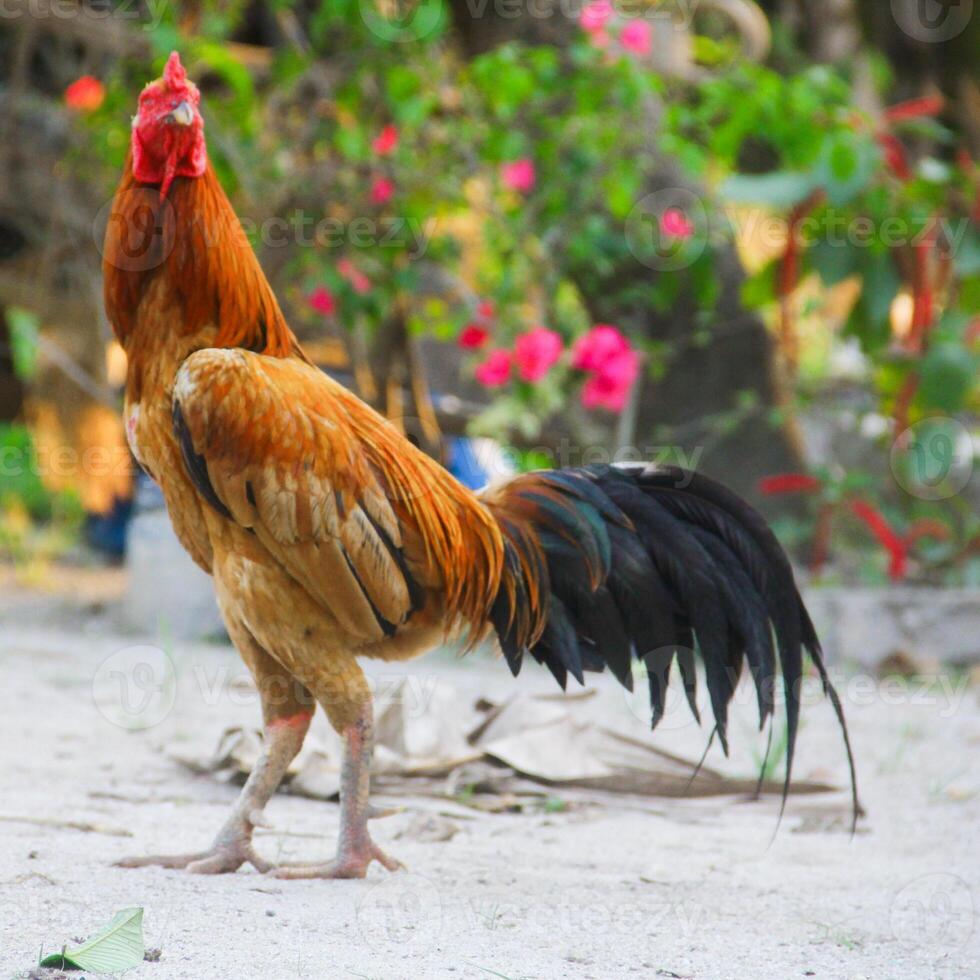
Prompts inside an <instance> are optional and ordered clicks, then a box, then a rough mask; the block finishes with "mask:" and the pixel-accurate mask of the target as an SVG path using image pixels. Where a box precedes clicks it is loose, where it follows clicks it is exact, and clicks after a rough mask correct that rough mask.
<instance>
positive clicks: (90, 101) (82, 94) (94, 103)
mask: <svg viewBox="0 0 980 980" xmlns="http://www.w3.org/2000/svg"><path fill="white" fill-rule="evenodd" d="M104 100H105V86H104V85H103V84H102V82H100V81H99V80H98V79H97V78H93V77H92V76H91V75H82V77H81V78H76V79H75V81H73V82H72V83H71V85H69V86H68V88H66V89H65V105H67V106H68V108H69V109H76V110H78V111H79V112H92V111H93V110H95V109H98V108H99V106H100V105H102V102H103V101H104Z"/></svg>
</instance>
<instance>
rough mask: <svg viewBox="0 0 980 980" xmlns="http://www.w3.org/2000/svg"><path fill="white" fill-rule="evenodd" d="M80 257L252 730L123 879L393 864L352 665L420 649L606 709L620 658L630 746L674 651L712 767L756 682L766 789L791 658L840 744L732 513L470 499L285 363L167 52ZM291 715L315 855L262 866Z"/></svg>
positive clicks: (307, 369)
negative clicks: (95, 252) (218, 625)
mask: <svg viewBox="0 0 980 980" xmlns="http://www.w3.org/2000/svg"><path fill="white" fill-rule="evenodd" d="M104 260H105V261H104V275H105V305H106V311H107V313H108V317H109V320H110V322H111V324H112V327H113V329H114V331H115V334H116V336H117V337H118V339H119V342H120V343H121V344H122V345H123V347H124V348H125V350H126V353H127V355H128V364H129V367H128V378H127V384H126V396H125V422H126V431H127V434H128V437H129V440H130V444H131V447H132V450H133V453H134V454H135V456H136V458H137V459H138V460H139V462H140V463H141V465H142V466H143V467H144V468H145V469H146V471H147V472H148V473H149V474H150V475H151V476H152V477H153V478H154V479H155V480H156V481H157V482H158V483H159V484H160V486H161V487H162V489H163V493H164V496H165V498H166V501H167V507H168V510H169V513H170V516H171V519H172V521H173V525H174V528H175V531H176V533H177V535H178V536H179V538H180V540H181V542H182V543H183V545H184V547H185V548H186V549H187V550H188V551H189V552H190V554H191V555H192V556H193V558H194V560H195V561H196V562H197V564H199V565H200V566H201V567H202V568H203V569H204V570H205V571H207V572H208V573H210V574H211V575H213V577H214V584H215V592H216V595H217V600H218V604H219V606H220V609H221V612H222V615H223V617H224V620H225V622H226V624H227V627H228V632H229V634H230V636H231V638H232V640H233V641H234V643H235V645H236V647H237V648H238V651H239V652H240V654H241V656H242V658H243V660H244V661H245V663H246V665H247V666H248V668H249V670H250V672H251V674H252V676H253V677H254V679H255V684H256V686H257V689H258V691H259V694H260V697H261V703H262V711H263V720H264V727H265V738H264V751H263V754H262V756H261V758H260V759H259V761H258V763H257V764H256V766H255V768H254V769H253V771H252V773H251V775H250V776H249V778H248V780H247V782H246V783H245V786H244V788H243V789H242V791H241V795H240V797H239V799H238V801H237V802H236V804H235V806H234V808H233V810H232V812H231V814H230V816H229V817H228V819H227V821H226V822H225V824H224V825H223V827H222V828H221V829H220V831H219V832H218V835H217V837H216V838H215V840H214V842H213V844H212V845H211V846H210V847H209V848H207V849H206V850H203V851H200V852H196V853H192V854H182V855H175V856H166V857H163V856H153V857H140V858H132V859H126V860H124V861H123V862H122V863H123V864H124V865H126V866H129V867H133V866H139V865H146V864H161V865H164V866H166V867H173V868H186V869H187V870H189V871H192V872H199V873H220V872H231V871H234V870H236V869H237V868H239V867H240V866H241V865H243V864H245V863H251V864H252V865H253V866H254V867H256V868H257V869H259V870H260V871H263V872H269V873H272V874H275V875H278V876H280V877H286V878H300V877H325V878H352V877H363V876H364V875H365V874H366V871H367V869H368V866H369V865H370V864H371V862H372V861H375V860H376V861H378V862H380V863H381V864H382V865H383V866H384V867H385V868H388V869H390V870H393V869H395V868H397V867H399V865H398V862H397V861H395V860H394V859H392V858H391V857H389V856H388V855H387V854H385V853H384V852H383V851H382V850H381V849H380V848H379V847H378V846H377V845H376V844H375V843H374V841H373V840H372V838H371V835H370V833H369V831H368V819H369V817H370V816H371V815H372V811H371V808H370V806H369V802H368V788H369V787H368V784H369V768H370V762H371V752H372V703H371V692H370V689H369V686H368V683H367V681H366V679H365V676H364V674H363V672H362V670H361V667H360V665H359V663H358V660H359V658H362V657H373V658H380V659H382V660H403V659H407V658H410V657H415V656H418V655H419V654H422V653H424V652H425V651H427V650H429V649H431V648H433V647H434V646H437V645H438V644H440V643H443V642H450V643H458V644H460V645H461V646H462V647H463V648H465V649H470V648H473V647H475V646H476V645H478V644H480V643H483V642H485V641H489V642H496V644H498V645H499V647H500V649H501V650H502V652H503V656H504V658H505V659H506V662H507V664H508V666H509V667H510V669H511V671H512V672H513V673H514V675H517V674H518V673H519V671H520V669H521V665H522V663H523V661H524V659H525V658H527V657H531V658H533V659H534V660H536V661H538V662H539V663H541V664H544V665H545V666H546V667H547V668H548V669H549V670H550V671H551V673H552V674H553V675H554V676H555V678H556V679H557V681H558V682H559V684H561V685H562V687H564V686H565V683H566V681H567V678H568V675H571V676H572V677H574V678H575V679H576V680H577V681H579V682H580V683H581V682H583V680H584V672H585V671H602V670H604V669H606V668H608V669H609V670H610V671H611V672H612V673H613V674H614V675H615V677H616V678H617V679H618V681H619V682H620V683H621V684H623V685H624V686H625V687H627V688H631V686H632V683H633V669H632V668H633V662H634V659H636V658H638V659H640V660H642V661H643V662H644V663H645V665H646V668H647V671H648V680H649V689H650V692H649V693H650V702H651V708H652V715H653V724H654V725H656V724H657V722H658V720H659V719H660V717H661V716H662V715H663V713H664V705H665V698H666V692H667V683H668V679H669V674H670V671H671V665H672V663H673V662H674V661H675V660H676V662H677V664H678V667H679V670H680V674H681V679H682V682H683V685H684V688H685V691H686V692H687V695H688V699H689V701H690V705H691V708H692V710H694V711H695V712H696V711H697V708H696V703H695V687H696V683H697V678H696V670H695V661H694V654H693V651H694V650H695V649H696V650H698V651H699V653H700V658H701V660H702V662H703V667H704V671H705V677H706V683H707V688H708V692H709V695H710V702H711V707H712V711H713V714H714V719H715V721H714V728H713V734H715V735H717V737H718V738H719V739H720V741H721V744H722V746H723V747H724V748H725V749H726V750H727V733H726V720H727V708H728V704H729V701H730V700H731V698H732V694H733V692H734V689H735V685H736V683H737V681H738V678H739V676H740V673H741V670H742V665H743V661H747V662H748V667H749V671H750V673H751V676H752V679H753V680H754V682H755V686H756V688H757V692H758V703H759V711H760V721H761V722H764V721H765V720H766V719H767V718H768V717H770V716H771V715H772V714H773V712H774V707H775V701H776V692H775V677H776V673H777V663H778V668H779V669H780V670H781V672H782V676H783V683H784V686H785V711H786V723H787V736H788V754H787V764H786V786H787V787H788V785H789V778H790V773H791V769H792V760H793V748H794V745H795V740H796V734H797V723H798V717H799V710H800V691H799V685H800V680H801V675H802V670H803V651H804V650H806V651H807V652H808V654H809V657H810V660H811V661H812V663H813V665H814V666H815V668H816V670H817V671H818V672H819V674H820V676H821V678H822V679H823V683H824V688H825V690H826V692H827V694H828V695H829V697H830V699H831V701H832V703H833V706H834V708H835V710H836V712H837V716H838V718H839V720H840V723H841V726H842V728H843V730H844V738H845V744H846V743H847V733H846V728H845V727H844V719H843V714H842V712H841V707H840V702H839V700H838V698H837V695H836V693H835V692H834V690H833V688H832V686H831V685H830V684H829V682H828V680H827V675H826V672H825V669H824V665H823V662H822V659H821V652H820V645H819V643H818V640H817V636H816V633H815V632H814V628H813V626H812V624H811V621H810V618H809V616H808V615H807V611H806V609H805V608H804V605H803V602H802V601H801V599H800V596H799V593H798V591H797V588H796V585H795V583H794V579H793V574H792V571H791V568H790V565H789V562H788V560H787V558H786V556H785V555H784V553H783V551H782V550H781V548H780V546H779V545H778V544H777V542H776V539H775V538H774V537H773V535H772V533H771V531H770V530H769V529H768V527H767V526H766V524H765V523H764V521H763V519H762V518H761V517H760V516H759V515H758V514H757V513H756V512H755V511H754V510H752V509H751V508H750V507H749V506H748V505H747V504H745V503H744V502H743V501H741V500H740V499H738V498H737V497H736V496H735V495H734V494H732V493H731V492H729V491H727V490H726V489H725V488H724V487H722V486H720V485H718V484H717V483H714V482H712V481H711V480H709V479H707V478H706V477H704V476H702V475H699V474H697V473H690V472H686V471H683V470H681V469H677V468H673V467H658V466H636V467H631V468H616V467H609V466H594V467H582V468H577V469H565V470H559V471H543V472H536V473H528V474H525V475H521V476H517V477H516V478H514V479H511V480H510V481H509V482H507V483H506V484H504V485H502V486H499V487H496V488H494V489H492V490H490V491H488V492H486V493H484V494H483V495H481V496H477V495H474V494H473V493H471V492H470V491H469V490H467V489H465V488H464V487H462V486H461V485H460V484H459V483H457V482H456V481H455V480H454V479H453V478H452V477H451V476H450V475H449V474H448V473H447V472H446V471H445V470H444V469H443V468H442V467H441V466H439V465H438V463H436V462H435V461H434V460H432V459H431V458H429V457H428V456H426V455H425V454H423V453H422V452H420V451H419V450H417V449H416V448H415V447H414V446H412V445H411V444H410V443H409V442H408V440H406V439H405V438H404V437H403V436H402V435H401V434H400V433H399V431H398V430H397V429H396V428H395V427H394V426H393V425H392V424H391V423H390V422H388V421H387V420H386V419H384V418H382V417H381V416H380V415H378V414H377V413H376V412H374V411H373V410H372V409H371V408H369V407H368V406H367V405H365V404H364V403H363V402H361V401H360V400H359V399H358V398H357V397H356V396H355V395H353V394H352V393H351V392H349V391H348V390H346V389H345V388H343V387H342V386H341V385H339V384H337V383H336V382H334V381H333V380H331V379H330V378H329V377H327V376H326V375H325V374H323V373H322V372H321V371H319V370H318V369H317V368H315V367H314V366H313V365H312V364H311V363H310V361H309V359H308V358H307V357H306V355H305V354H304V352H303V349H302V347H301V346H300V344H299V343H298V341H297V339H296V337H295V336H294V334H293V333H292V331H291V330H290V328H289V326H288V325H287V323H286V321H285V318H284V316H283V313H282V311H281V309H280V307H279V304H278V303H277V301H276V298H275V296H274V295H273V291H272V289H271V288H270V286H269V283H268V282H267V281H266V279H265V276H264V275H263V273H262V271H261V269H260V267H259V264H258V261H257V260H256V257H255V255H254V253H253V251H252V249H251V247H250V246H249V243H248V241H247V240H246V238H245V236H244V234H243V232H242V229H241V225H240V223H239V222H238V220H237V219H236V216H235V214H234V211H233V210H232V207H231V205H230V203H229V201H228V199H227V197H226V196H225V194H224V192H223V190H222V188H221V185H220V183H219V182H218V180H217V178H216V176H215V173H214V170H213V169H212V167H211V164H210V162H209V160H208V154H207V148H206V144H205V139H204V122H203V119H202V117H201V112H200V95H199V92H198V90H197V88H196V86H195V85H194V84H193V83H192V82H191V81H190V80H189V79H188V77H187V74H186V72H185V70H184V68H183V66H182V65H181V62H180V58H179V57H178V55H177V53H176V52H175V53H174V54H172V55H171V56H170V59H169V61H168V62H167V65H166V69H165V71H164V74H163V77H162V78H160V79H158V80H156V81H154V82H151V83H150V84H149V85H147V87H146V88H145V89H144V90H143V92H142V93H141V95H140V98H139V107H138V112H137V115H136V117H135V118H134V120H133V128H132V141H131V147H130V152H129V155H128V158H127V162H126V165H125V171H124V173H123V176H122V180H121V183H120V185H119V187H118V190H117V192H116V196H115V199H114V202H113V206H112V211H111V217H110V220H109V224H108V229H107V234H106V242H105V250H104ZM317 704H319V705H321V706H322V708H323V709H324V711H325V712H326V714H327V717H328V718H329V720H330V722H331V724H332V725H333V726H334V728H335V729H336V730H337V731H338V732H339V733H340V734H341V736H342V738H343V742H344V758H343V764H342V773H341V789H340V835H339V842H338V845H337V851H336V856H335V858H334V859H333V860H330V861H328V862H326V863H320V864H313V865H308V866H282V867H277V868H273V867H271V866H270V864H269V863H268V862H267V861H265V860H264V859H263V858H262V857H261V856H260V855H259V854H257V853H256V851H255V850H254V849H253V845H252V833H253V829H254V827H255V826H256V825H257V824H259V823H260V822H261V820H262V810H263V808H264V806H265V805H266V803H267V802H268V801H269V799H270V797H271V796H272V794H273V793H274V792H275V790H276V788H277V786H278V784H279V782H280V781H281V779H282V777H283V774H284V773H285V772H286V769H287V767H288V766H289V764H290V762H291V761H292V760H293V758H294V757H295V756H296V754H297V752H298V751H299V749H300V746H301V745H302V743H303V739H304V736H305V735H306V732H307V729H308V727H309V724H310V720H311V718H312V716H313V711H314V708H315V706H316V705H317ZM847 754H848V761H849V762H851V756H850V746H849V745H848V746H847ZM851 773H852V791H853V792H855V793H856V790H853V786H854V781H853V764H851ZM854 801H855V804H856V795H855V796H854ZM784 803H785V792H784Z"/></svg>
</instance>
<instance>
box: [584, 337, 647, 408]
mask: <svg viewBox="0 0 980 980" xmlns="http://www.w3.org/2000/svg"><path fill="white" fill-rule="evenodd" d="M639 373H640V355H639V354H637V353H636V351H635V350H625V351H622V352H621V353H619V354H617V355H616V356H615V357H613V358H610V360H608V361H607V362H606V363H605V365H603V367H602V369H601V370H599V371H597V372H596V373H595V374H593V375H592V377H590V378H589V380H588V381H586V382H585V385H584V386H583V387H582V404H583V405H584V406H585V407H586V408H606V409H608V410H609V411H610V412H621V411H623V409H624V408H626V403H627V402H628V401H629V395H630V392H631V391H632V390H633V384H634V382H635V381H636V379H637V377H638V375H639Z"/></svg>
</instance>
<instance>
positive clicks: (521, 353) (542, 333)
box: [514, 327, 562, 381]
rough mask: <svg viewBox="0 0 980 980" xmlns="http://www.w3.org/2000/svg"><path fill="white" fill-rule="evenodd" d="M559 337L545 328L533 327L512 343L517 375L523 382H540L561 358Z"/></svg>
mask: <svg viewBox="0 0 980 980" xmlns="http://www.w3.org/2000/svg"><path fill="white" fill-rule="evenodd" d="M561 352H562V342H561V335H560V334H557V333H555V331H554V330H548V328H547V327H535V328H534V329H533V330H528V331H527V332H526V333H522V334H521V335H520V336H519V337H518V338H517V340H516V341H515V342H514V360H515V361H516V362H517V373H518V374H519V375H520V376H521V378H522V379H523V380H524V381H540V380H541V379H542V378H543V377H544V376H545V375H546V374H547V373H548V372H549V371H550V370H551V368H552V366H553V365H554V364H555V362H556V361H557V360H558V358H559V357H561Z"/></svg>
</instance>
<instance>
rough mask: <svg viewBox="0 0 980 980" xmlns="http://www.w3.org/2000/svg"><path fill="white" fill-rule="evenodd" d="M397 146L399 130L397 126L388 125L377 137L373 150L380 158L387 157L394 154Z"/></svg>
mask: <svg viewBox="0 0 980 980" xmlns="http://www.w3.org/2000/svg"><path fill="white" fill-rule="evenodd" d="M397 146H398V128H397V127H396V126H391V125H388V126H385V127H384V129H382V130H381V132H380V133H378V135H377V136H375V138H374V142H373V143H372V144H371V149H373V150H374V152H375V153H377V154H378V156H379V157H385V156H387V155H388V154H389V153H392V152H394V150H395V148H396V147H397Z"/></svg>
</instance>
